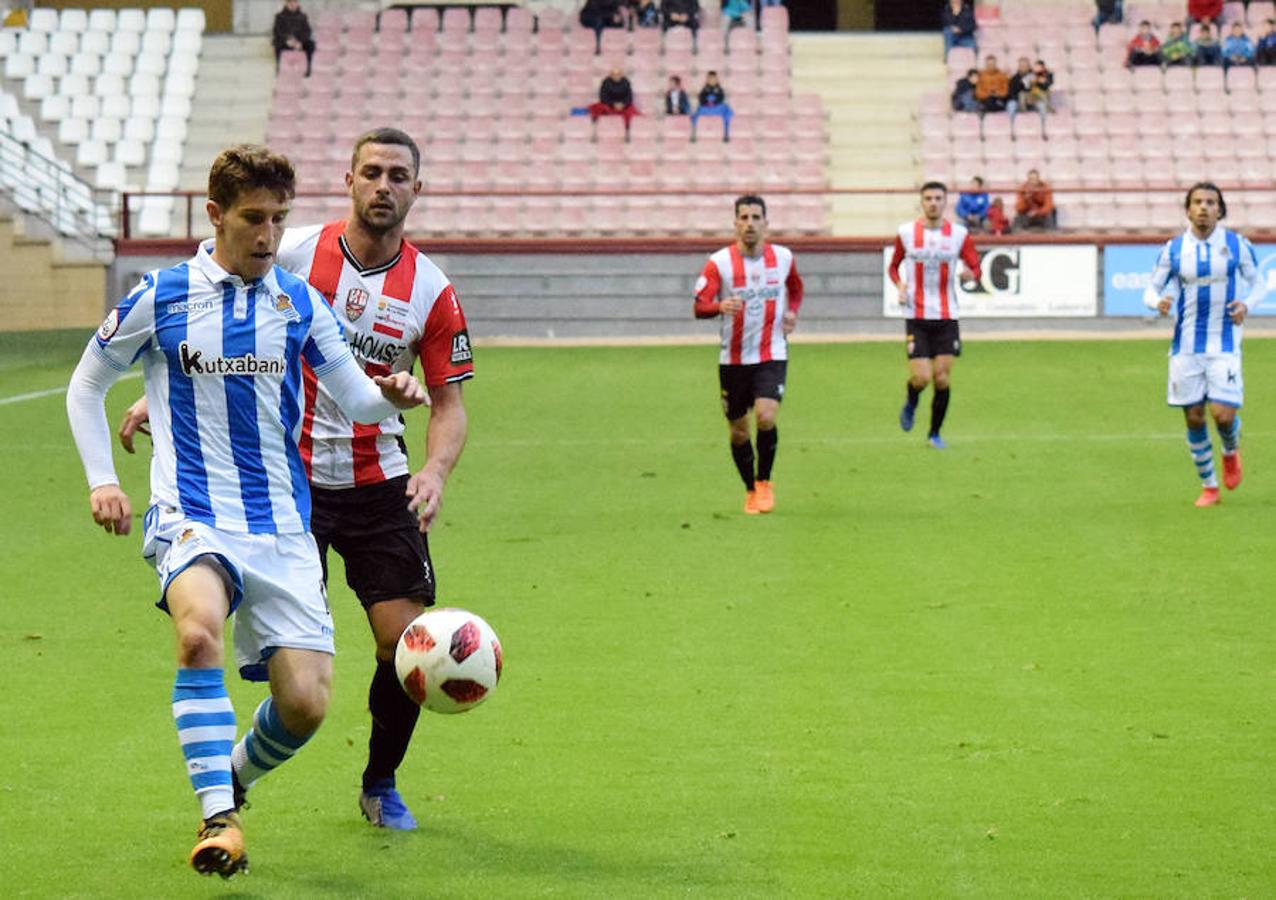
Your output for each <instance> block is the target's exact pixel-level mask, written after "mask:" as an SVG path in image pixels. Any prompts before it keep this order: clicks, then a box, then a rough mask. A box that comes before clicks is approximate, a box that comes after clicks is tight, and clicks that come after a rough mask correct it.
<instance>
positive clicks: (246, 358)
mask: <svg viewBox="0 0 1276 900" xmlns="http://www.w3.org/2000/svg"><path fill="white" fill-rule="evenodd" d="M177 349H178V350H179V351H180V352H181V366H182V372H183V373H184V374H185V375H187V376H188V377H193V376H196V375H212V376H219V375H283V374H284V373H285V372H286V371H287V369H288V364H287V361H286V360H284V359H282V358H279V357H275V358H271V357H265V358H258V357H257V356H255V355H253V354H252V353H245V354H244V355H243V356H210V357H209V358H208V359H205V358H204V352H203V351H202V350H196V349H194V348H193V347H191V345H190V344H189V343H187V342H186V341H182V343H181V345H180V346H179V347H178V348H177Z"/></svg>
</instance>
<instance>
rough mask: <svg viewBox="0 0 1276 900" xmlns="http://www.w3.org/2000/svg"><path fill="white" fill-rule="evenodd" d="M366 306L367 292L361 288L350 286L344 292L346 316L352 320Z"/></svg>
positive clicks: (357, 316)
mask: <svg viewBox="0 0 1276 900" xmlns="http://www.w3.org/2000/svg"><path fill="white" fill-rule="evenodd" d="M367 308H368V292H367V291H365V290H364V289H363V288H351V289H350V293H348V294H346V318H347V319H349V320H350V321H351V322H353V321H354V320H355V319H357V318H359V316H361V315H363V311H364V310H365V309H367Z"/></svg>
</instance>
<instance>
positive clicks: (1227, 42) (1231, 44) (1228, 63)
mask: <svg viewBox="0 0 1276 900" xmlns="http://www.w3.org/2000/svg"><path fill="white" fill-rule="evenodd" d="M1254 52H1255V51H1254V42H1253V41H1252V40H1250V38H1249V35H1247V34H1246V33H1245V26H1244V25H1242V24H1241V23H1240V22H1233V23H1232V33H1231V34H1229V35H1228V36H1227V37H1226V39H1224V41H1223V71H1224V72H1226V71H1227V70H1228V69H1230V68H1231V67H1232V66H1252V65H1254Z"/></svg>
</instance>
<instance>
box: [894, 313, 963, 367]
mask: <svg viewBox="0 0 1276 900" xmlns="http://www.w3.org/2000/svg"><path fill="white" fill-rule="evenodd" d="M904 334H905V335H907V337H908V358H909V359H934V358H935V357H936V356H961V329H960V328H958V327H957V320H956V319H909V320H908V321H907V322H906V323H905V326H904Z"/></svg>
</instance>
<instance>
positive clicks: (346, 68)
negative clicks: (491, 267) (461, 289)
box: [267, 6, 827, 236]
mask: <svg viewBox="0 0 1276 900" xmlns="http://www.w3.org/2000/svg"><path fill="white" fill-rule="evenodd" d="M538 12H539V15H538V16H533V14H532V13H531V12H530V11H529V10H526V9H519V8H511V9H510V10H508V13H507V14H505V15H504V17H503V16H502V12H501V10H499V9H497V8H495V7H487V8H478V9H475V10H469V9H464V8H459V7H453V8H447V9H444V10H443V11H442V13H441V14H440V12H439V11H438V10H434V9H427V8H418V9H417V10H415V11H413V13H412V15H411V17H410V18H409V16H408V14H407V13H406V12H405V11H404V10H402V9H390V10H385V11H384V12H382V13H381V15H380V21H379V22H378V20H377V17H376V14H375V13H373V12H362V11H350V12H341V13H337V14H332V13H322V14H316V15H314V16H312V19H311V21H312V24H313V26H314V30H315V34H316V37H315V40H316V43H317V45H318V50H317V52H316V54H315V58H314V67H313V72H312V74H311V76H310V77H309V78H306V77H303V75H304V65H305V64H304V60H303V59H301V58H300V57H301V55H300V54H285V55H284V59H283V64H282V68H281V71H280V75H279V78H278V79H277V82H276V86H275V94H274V101H273V108H272V112H271V118H270V124H269V128H268V134H267V140H268V142H269V143H271V144H272V145H273V146H277V147H279V148H281V149H285V148H286V151H287V152H288V153H289V155H290V156H291V157H292V158H293V160H294V162H295V163H296V164H297V168H298V188H299V190H300V191H301V192H302V193H303V194H304V193H306V192H310V193H316V194H317V193H332V192H334V191H339V190H340V185H341V183H342V176H343V174H344V172H345V171H346V169H347V168H348V166H349V152H350V148H351V146H352V145H353V143H354V140H355V138H356V137H357V136H358V135H359V134H360V133H362V132H364V131H367V130H369V129H370V128H373V127H376V126H378V125H392V126H395V127H399V128H402V129H403V130H404V131H406V132H407V133H409V134H410V135H412V136H413V138H414V139H416V141H417V142H418V144H420V145H421V149H422V153H423V156H424V161H423V179H424V181H425V183H426V196H424V197H423V198H422V199H421V200H420V201H418V202H417V204H416V206H415V207H414V209H413V212H412V214H411V217H410V219H409V222H408V225H409V230H410V231H411V232H412V233H416V234H427V235H440V236H443V235H471V236H503V235H515V234H587V235H603V236H605V235H613V234H616V235H648V234H650V235H655V234H664V233H669V232H674V233H691V234H696V233H705V234H710V233H711V234H721V233H722V231H723V229H724V228H726V227H729V224H730V201H731V199H733V198H734V197H735V196H736V195H738V194H740V193H742V192H745V191H753V190H756V191H761V192H763V193H764V194H765V195H766V196H767V198H768V203H769V206H770V207H773V211H772V214H771V221H772V227H773V228H777V229H780V230H784V231H787V232H789V233H802V232H806V233H823V232H825V231H826V229H827V224H826V223H827V215H826V213H825V210H824V201H823V198H822V197H821V196H820V194H819V191H820V190H822V189H824V188H826V187H827V180H826V175H825V153H826V148H827V141H826V138H825V132H826V126H825V121H824V113H823V109H822V107H821V105H820V102H819V98H818V97H814V96H797V97H795V96H793V94H792V91H791V89H790V85H789V41H788V26H787V14H786V13H785V11H784V10H783V9H778V8H777V9H776V10H775V12H774V13H773V14H772V15H771V16H769V17H767V18H766V19H765V20H764V22H763V30H762V31H761V32H754V31H752V30H747V34H746V33H745V32H746V30H745V29H736V30H735V31H733V32H732V33H731V34H730V43H729V44H728V43H727V42H726V41H725V40H724V35H723V32H722V31H721V30H720V29H716V28H703V29H702V30H701V31H700V36H699V48H698V52H695V51H693V48H692V46H691V34H690V32H688V31H686V30H685V29H674V30H672V31H670V32H669V33H668V34H667V35H663V36H662V34H661V33H660V31H659V30H654V29H652V30H649V29H639V30H636V31H633V32H628V31H621V30H614V31H605V32H604V33H603V41H602V53H601V54H598V55H595V45H594V34H593V32H592V31H589V30H586V29H584V28H580V27H579V26H577V25H576V23H575V19H574V17H568V16H567V15H566V14H565V13H564V12H563V11H562V10H560V9H557V8H555V7H552V6H551V7H539V8H538ZM777 14H783V17H781V15H777ZM617 66H618V67H620V68H622V69H623V70H624V71H625V73H626V75H627V77H628V78H629V80H630V81H631V83H632V84H633V87H634V93H635V99H636V103H637V106H638V108H639V110H640V111H641V113H642V114H641V115H640V116H638V117H637V118H636V119H635V120H634V122H633V125H632V129H631V133H630V135H629V139H628V140H626V138H625V132H624V126H623V123H622V122H621V120H620V118H619V117H616V118H609V117H604V118H603V119H601V120H600V121H599V122H598V123H597V125H596V126H595V125H593V124H592V123H591V122H590V120H589V118H588V117H587V116H581V115H572V110H573V108H576V109H579V108H582V107H585V106H588V105H589V104H590V103H591V102H593V101H594V100H595V99H597V91H598V84H599V82H600V81H601V80H602V79H603V77H604V76H605V75H606V74H607V72H608V71H609V70H610V69H611V68H613V67H617ZM709 69H715V70H717V71H718V72H719V74H720V76H721V79H722V82H723V84H724V85H725V87H726V89H727V99H728V102H729V103H730V104H731V105H732V107H733V108H734V110H735V113H736V116H735V118H734V120H733V121H732V124H731V141H730V142H729V143H724V142H723V140H722V124H721V120H720V119H717V118H709V119H705V120H703V121H702V122H701V123H700V127H699V132H700V133H699V135H698V141H697V142H695V143H692V141H691V139H690V124H689V121H688V119H687V118H686V117H666V116H665V115H664V110H663V94H664V89H665V84H666V81H667V78H668V76H669V75H673V74H677V75H680V76H681V77H682V80H683V83H684V86H685V87H686V88H687V90H688V93H690V94H691V95H692V96H693V98H694V95H695V93H696V91H697V90H698V89H699V86H700V84H702V83H703V78H704V73H705V72H706V71H708V70H709ZM795 188H796V189H798V191H797V192H792V191H793V189H795ZM802 190H806V191H809V193H802V192H801V191H802ZM786 191H789V193H786ZM440 192H444V193H442V194H440ZM446 192H451V194H450V195H449V194H448V193H446ZM456 192H464V193H463V194H461V195H457V194H456ZM697 192H698V193H697ZM436 195H437V196H436ZM345 208H346V201H345V200H343V199H342V198H341V197H329V198H321V197H306V196H301V197H299V198H298V201H297V205H296V209H297V211H296V213H295V214H294V215H295V218H297V219H298V220H306V221H310V220H314V219H317V218H321V217H329V216H339V215H342V214H343V213H344V210H345Z"/></svg>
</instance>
